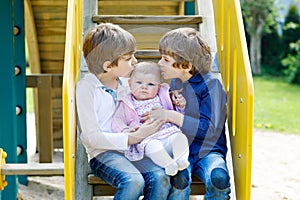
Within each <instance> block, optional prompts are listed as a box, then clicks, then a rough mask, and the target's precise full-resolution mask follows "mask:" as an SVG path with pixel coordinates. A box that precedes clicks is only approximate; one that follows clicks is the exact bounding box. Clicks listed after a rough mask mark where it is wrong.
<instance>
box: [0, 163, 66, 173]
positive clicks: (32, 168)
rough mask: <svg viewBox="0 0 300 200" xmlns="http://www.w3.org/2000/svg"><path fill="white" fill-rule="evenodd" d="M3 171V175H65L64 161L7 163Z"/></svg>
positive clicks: (3, 166)
mask: <svg viewBox="0 0 300 200" xmlns="http://www.w3.org/2000/svg"><path fill="white" fill-rule="evenodd" d="M1 171H2V174H3V175H51V176H53V175H63V174H64V163H51V164H48V163H27V164H5V165H2V168H1Z"/></svg>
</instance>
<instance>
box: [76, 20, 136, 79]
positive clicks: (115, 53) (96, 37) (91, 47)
mask: <svg viewBox="0 0 300 200" xmlns="http://www.w3.org/2000/svg"><path fill="white" fill-rule="evenodd" d="M135 49H136V42H135V39H134V37H133V36H132V35H131V34H130V33H129V32H128V31H126V30H124V29H122V28H121V27H120V26H118V25H115V24H111V23H101V24H99V25H98V26H96V27H93V28H91V29H90V30H89V31H88V32H87V34H86V36H85V39H84V42H83V47H82V50H83V55H84V58H85V61H86V63H87V66H88V69H89V71H90V72H91V73H93V74H99V73H103V72H104V69H103V64H104V62H106V61H109V62H111V65H117V64H118V60H119V58H120V57H122V56H124V55H127V54H133V53H134V52H135Z"/></svg>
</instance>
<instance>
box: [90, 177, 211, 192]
mask: <svg viewBox="0 0 300 200" xmlns="http://www.w3.org/2000/svg"><path fill="white" fill-rule="evenodd" d="M88 184H89V185H92V186H93V191H94V194H93V196H113V195H114V193H115V192H116V189H115V188H113V187H112V186H110V185H108V184H107V183H105V182H104V181H102V180H101V179H100V178H98V177H96V176H94V175H93V174H89V175H88ZM203 194H205V186H204V183H203V182H202V181H200V180H199V179H198V178H196V177H193V182H192V185H191V195H203Z"/></svg>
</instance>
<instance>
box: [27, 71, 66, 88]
mask: <svg viewBox="0 0 300 200" xmlns="http://www.w3.org/2000/svg"><path fill="white" fill-rule="evenodd" d="M42 79H50V81H51V83H50V87H51V88H61V87H62V81H63V75H62V74H30V75H26V87H29V88H37V87H40V86H42V85H40V84H43V80H42Z"/></svg>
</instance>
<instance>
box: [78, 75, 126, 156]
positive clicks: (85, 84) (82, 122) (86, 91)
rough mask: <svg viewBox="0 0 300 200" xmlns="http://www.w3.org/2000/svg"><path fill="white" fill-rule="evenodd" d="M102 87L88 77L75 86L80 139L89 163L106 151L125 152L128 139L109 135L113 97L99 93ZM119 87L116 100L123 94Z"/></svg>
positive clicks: (92, 77)
mask: <svg viewBox="0 0 300 200" xmlns="http://www.w3.org/2000/svg"><path fill="white" fill-rule="evenodd" d="M103 86H104V85H103V84H102V83H101V82H100V80H99V79H98V78H97V77H96V76H95V75H94V74H91V73H88V74H86V75H85V76H84V77H83V78H82V79H81V80H80V81H79V82H78V83H77V84H76V109H77V116H78V120H77V121H78V128H79V134H80V139H81V141H82V143H83V145H84V147H85V148H86V151H87V154H88V160H90V159H91V158H93V157H95V156H97V155H98V154H100V153H102V152H104V151H107V150H117V151H123V150H126V149H127V148H128V136H127V135H126V134H124V133H118V134H116V133H112V130H111V121H112V115H113V113H114V111H115V108H116V105H115V102H114V100H113V97H112V96H111V95H110V94H109V93H108V92H106V91H105V90H103V89H102V87H103ZM125 91H126V88H124V87H123V86H122V85H119V86H118V89H117V91H116V93H117V96H118V95H119V94H120V95H121V94H122V93H126V92H125Z"/></svg>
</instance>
